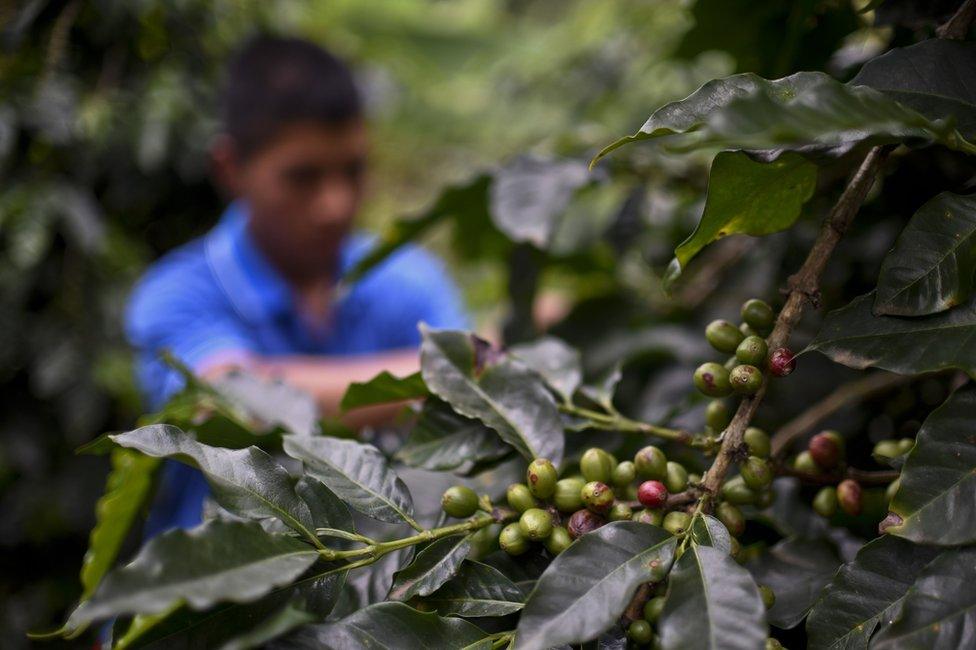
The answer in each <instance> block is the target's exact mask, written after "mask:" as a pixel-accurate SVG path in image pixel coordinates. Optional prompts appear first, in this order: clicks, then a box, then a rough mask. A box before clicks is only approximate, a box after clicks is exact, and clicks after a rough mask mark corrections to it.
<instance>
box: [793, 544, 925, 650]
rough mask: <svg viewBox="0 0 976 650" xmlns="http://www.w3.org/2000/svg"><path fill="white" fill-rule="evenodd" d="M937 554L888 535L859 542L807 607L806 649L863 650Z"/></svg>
mask: <svg viewBox="0 0 976 650" xmlns="http://www.w3.org/2000/svg"><path fill="white" fill-rule="evenodd" d="M938 552H939V551H938V549H934V548H931V547H925V546H915V545H914V544H912V543H910V542H907V541H905V540H903V539H898V538H896V537H888V536H885V537H880V538H878V539H876V540H874V541H873V542H869V543H868V544H865V545H864V546H863V547H862V548H861V550H860V551H858V553H857V556H856V557H855V558H854V560H853V561H852V562H850V563H848V564H845V565H844V566H842V567H841V568H840V570H839V571H838V572H837V574H836V575H835V576H834V578H833V580H831V582H830V584H829V585H828V586H827V587H826V589H825V590H824V591H823V594H822V595H821V597H820V599H819V600H818V601H817V602H816V604H814V606H813V609H812V610H811V611H810V616H809V617H807V623H806V629H807V639H808V642H809V647H810V649H811V650H842V649H843V650H855V649H860V650H866V649H867V647H868V640H869V639H870V638H871V635H872V634H873V632H874V630H875V628H876V627H877V625H878V622H879V621H880V620H881V619H882V617H885V616H886V615H887V614H886V613H888V612H891V611H892V610H896V609H897V608H898V607H899V606H900V603H901V599H902V597H904V595H905V592H906V591H907V590H908V588H909V587H910V586H911V585H912V583H913V582H914V581H915V577H916V576H917V575H918V574H919V572H920V571H921V570H922V569H923V568H924V567H925V565H926V564H928V563H929V562H931V561H932V559H933V558H934V557H935V556H936V555H937V554H938Z"/></svg>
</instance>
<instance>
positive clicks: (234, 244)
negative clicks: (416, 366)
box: [125, 204, 467, 535]
mask: <svg viewBox="0 0 976 650" xmlns="http://www.w3.org/2000/svg"><path fill="white" fill-rule="evenodd" d="M370 246H371V239H370V238H368V237H366V236H363V235H358V234H354V235H350V236H349V237H347V238H346V240H345V241H343V242H342V245H341V248H340V254H339V269H338V275H339V277H340V278H341V276H342V275H343V274H344V273H345V272H347V271H348V270H349V269H350V268H351V267H352V266H353V265H354V264H355V263H356V261H357V260H359V259H361V258H362V256H363V255H364V254H365V253H366V252H367V251H368V250H369V248H370ZM420 321H424V322H426V323H428V324H430V325H432V326H434V327H444V328H464V327H466V326H467V318H466V315H465V312H464V308H463V304H462V301H461V298H460V294H459V292H458V290H457V287H456V286H455V285H454V284H453V282H452V281H451V280H450V278H449V276H448V274H447V271H446V269H445V268H444V265H443V264H442V263H441V262H440V261H439V260H437V259H436V258H435V257H433V256H431V255H430V254H428V253H426V252H425V251H423V250H422V249H420V248H417V247H414V246H406V247H404V248H403V249H401V250H400V251H398V252H397V253H394V254H393V255H392V256H390V257H389V258H387V259H386V260H385V261H384V262H383V263H382V264H380V265H379V266H377V267H376V268H375V269H373V270H372V271H371V272H370V273H369V274H367V275H366V276H364V277H363V278H362V279H361V280H360V281H359V282H357V283H356V284H354V285H353V287H352V288H351V290H350V291H349V292H348V293H346V294H345V295H344V296H342V297H340V298H339V299H338V300H337V302H336V304H335V305H334V308H333V311H332V314H331V318H330V321H329V323H328V324H327V325H325V326H322V327H321V328H318V329H316V328H313V327H312V326H311V325H310V324H309V323H308V322H307V320H306V319H303V317H302V315H301V314H300V313H299V311H298V310H297V309H296V305H295V301H294V299H293V294H292V290H291V288H290V287H289V285H288V283H287V282H286V281H285V279H284V278H283V277H282V276H281V274H280V273H278V271H277V270H276V269H275V268H274V267H273V266H272V265H271V263H270V262H269V261H268V260H267V259H266V258H265V257H264V255H263V254H262V253H261V251H260V250H259V249H258V248H257V246H256V245H255V244H254V242H253V241H252V239H251V237H250V234H249V231H248V229H247V210H246V207H244V206H242V205H239V204H233V205H231V206H230V207H229V208H228V209H227V210H226V212H225V213H224V215H223V216H222V217H221V219H220V222H219V223H218V224H217V225H216V226H215V227H214V228H213V229H212V230H211V231H210V232H209V233H207V234H206V235H204V236H203V237H201V238H199V239H197V240H194V241H192V242H190V243H189V244H186V245H184V246H182V247H180V248H178V249H176V250H174V251H173V252H171V253H169V254H167V255H166V256H164V257H163V258H162V259H160V260H159V261H158V262H156V263H155V264H153V265H152V266H151V267H150V268H149V270H148V271H147V272H146V274H145V276H144V277H143V278H142V279H141V280H140V282H139V283H138V284H137V285H136V288H135V290H134V292H133V294H132V297H131V299H130V302H129V306H128V309H127V312H126V318H125V326H126V327H125V329H126V335H127V337H128V339H129V342H130V343H131V345H132V346H133V347H134V348H135V350H136V354H137V375H138V381H139V384H140V386H141V389H142V391H143V394H144V395H145V397H146V401H147V402H148V404H149V406H150V407H151V408H153V409H158V408H159V407H161V406H162V405H163V404H164V403H165V401H166V400H167V399H168V398H169V397H170V396H171V395H172V394H173V393H174V392H176V391H177V390H179V389H180V388H181V387H182V381H181V379H180V376H179V374H178V373H176V372H174V371H173V370H172V369H170V368H169V367H167V366H166V365H165V364H163V363H162V362H161V361H160V360H159V353H160V351H162V350H169V351H171V352H172V353H173V354H174V355H175V356H176V357H177V358H179V359H180V360H181V361H183V363H185V364H186V365H187V366H189V367H190V368H192V369H193V370H194V371H196V372H202V371H204V370H206V369H207V368H208V367H211V366H213V365H215V364H218V363H223V362H226V361H229V360H235V359H245V358H246V357H247V356H248V355H254V354H256V355H268V356H275V355H288V354H304V355H355V354H363V353H370V352H379V351H383V350H395V349H401V348H407V347H415V346H417V345H419V343H420V335H419V332H418V330H417V324H418V323H419V322H420ZM206 494H207V486H206V483H205V482H204V481H203V478H202V476H201V475H200V474H199V472H196V471H195V470H190V468H187V467H186V466H184V465H182V464H176V463H169V464H167V465H166V467H165V469H164V475H163V481H162V484H161V488H160V491H159V495H158V497H157V502H156V504H155V506H154V508H153V511H152V513H151V514H150V518H149V522H148V524H147V534H149V535H152V534H154V533H156V532H159V531H161V530H164V529H166V528H171V527H174V526H180V527H191V526H194V525H196V524H197V523H199V522H200V518H201V506H202V503H203V499H204V497H205V496H206Z"/></svg>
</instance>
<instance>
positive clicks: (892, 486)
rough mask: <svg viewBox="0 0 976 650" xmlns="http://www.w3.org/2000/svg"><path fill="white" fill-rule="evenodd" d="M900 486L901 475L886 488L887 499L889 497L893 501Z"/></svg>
mask: <svg viewBox="0 0 976 650" xmlns="http://www.w3.org/2000/svg"><path fill="white" fill-rule="evenodd" d="M899 487H901V478H900V477H899V478H896V479H895V480H894V481H892V482H891V483H890V484H889V485H888V487H887V489H885V499H887V500H888V501H891V500H892V499H894V498H895V492H897V491H898V488H899Z"/></svg>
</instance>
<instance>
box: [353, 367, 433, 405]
mask: <svg viewBox="0 0 976 650" xmlns="http://www.w3.org/2000/svg"><path fill="white" fill-rule="evenodd" d="M429 394H430V393H429V392H428V390H427V385H426V384H424V380H423V378H422V377H421V376H420V373H419V372H415V373H413V374H412V375H407V376H406V377H395V376H393V375H391V374H390V373H389V372H387V371H385V370H384V371H383V372H381V373H380V374H378V375H376V376H375V377H373V378H372V379H370V380H369V381H365V382H353V383H351V384H349V388H347V389H346V394H345V395H343V396H342V403H341V404H340V405H339V406H340V408H342V410H343V411H348V410H350V409H356V408H361V407H363V406H373V405H374V404H386V403H388V402H399V401H402V400H408V399H419V398H421V397H426V396H427V395H429Z"/></svg>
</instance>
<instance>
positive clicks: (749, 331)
mask: <svg viewBox="0 0 976 650" xmlns="http://www.w3.org/2000/svg"><path fill="white" fill-rule="evenodd" d="M739 331H740V332H742V334H743V336H759V332H758V331H756V330H754V329H753V328H752V326H751V325H749V323H739Z"/></svg>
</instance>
